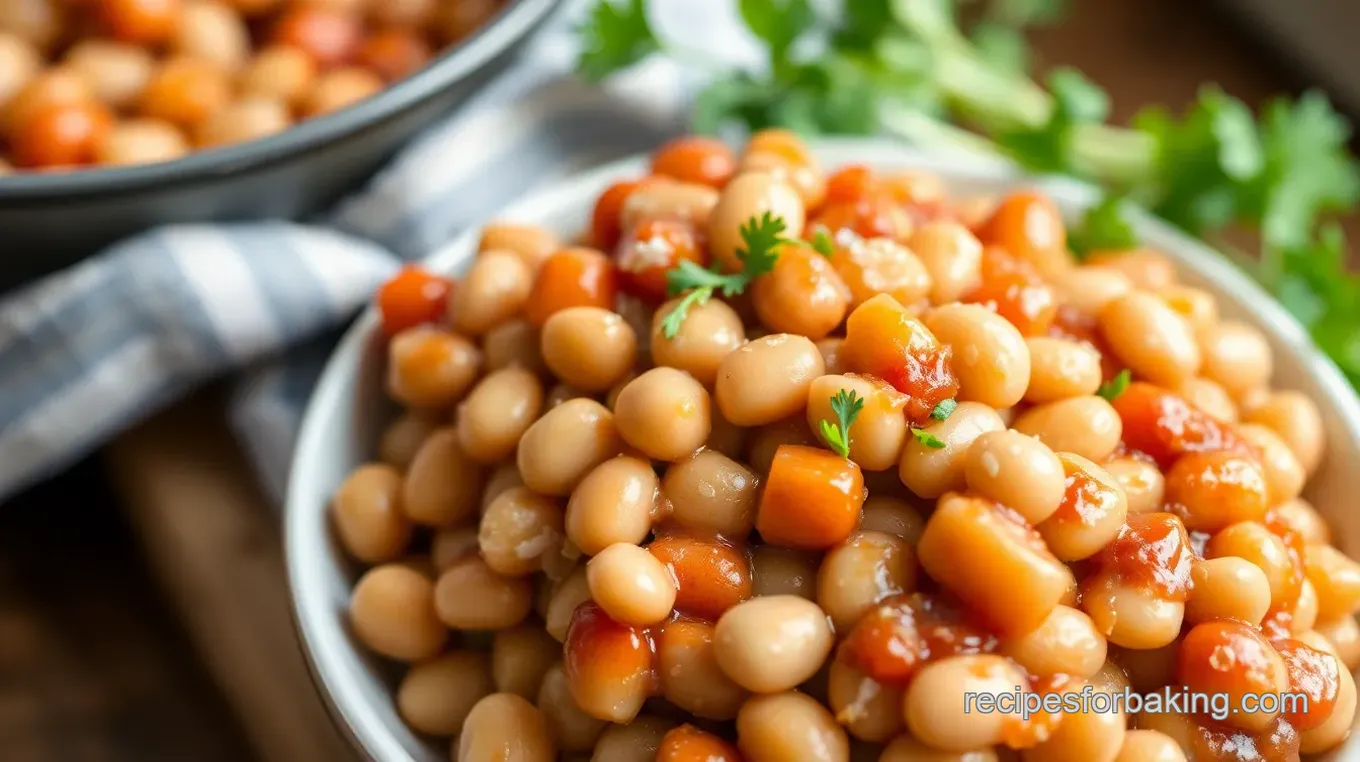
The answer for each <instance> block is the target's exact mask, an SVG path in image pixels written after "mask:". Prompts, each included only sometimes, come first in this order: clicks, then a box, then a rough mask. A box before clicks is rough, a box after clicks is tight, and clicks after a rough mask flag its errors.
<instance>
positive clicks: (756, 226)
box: [661, 212, 799, 339]
mask: <svg viewBox="0 0 1360 762" xmlns="http://www.w3.org/2000/svg"><path fill="white" fill-rule="evenodd" d="M784 230H785V225H784V220H782V219H780V218H779V217H775V216H774V215H773V214H771V213H770V212H765V214H764V215H762V216H761V217H758V218H757V217H752V218H751V219H749V220H747V222H746V224H745V225H742V226H741V240H742V244H743V246H742V247H741V248H739V249H737V258H738V259H740V260H741V264H742V268H741V272H738V273H724V272H722V271H720V270H718V268H717V265H714V266H713V267H712V268H704V267H700V266H699V265H697V264H695V263H694V262H692V261H690V260H684V261H682V262H681V263H680V264H679V265H677V266H675V267H674V268H672V269H671V270H668V271H667V272H666V288H667V290H668V291H669V292H670V294H671V295H672V296H674V295H676V294H681V293H684V292H686V291H688V292H689V293H687V294H685V298H684V299H681V300H680V303H679V304H677V305H675V307H674V308H673V309H672V310H671V311H670V312H669V313H668V314H667V315H666V317H664V318H663V319H662V321H661V334H662V335H663V336H665V337H666V338H668V339H673V338H675V335H676V334H677V333H679V332H680V325H681V324H682V323H684V322H685V318H686V317H687V316H688V315H689V311H690V308H692V307H694V306H696V305H700V304H703V303H704V302H707V301H708V300H709V297H711V296H713V292H714V291H720V292H721V293H722V295H723V296H726V297H733V296H736V295H738V294H740V293H742V292H743V291H745V290H746V287H747V286H749V285H751V281H753V280H755V279H756V278H757V277H759V276H761V275H764V274H765V273H767V272H770V271H771V270H773V269H774V263H775V262H776V261H778V260H779V252H778V251H777V249H778V248H779V247H780V246H782V245H785V244H791V243H799V241H797V240H796V239H793V238H785V237H784Z"/></svg>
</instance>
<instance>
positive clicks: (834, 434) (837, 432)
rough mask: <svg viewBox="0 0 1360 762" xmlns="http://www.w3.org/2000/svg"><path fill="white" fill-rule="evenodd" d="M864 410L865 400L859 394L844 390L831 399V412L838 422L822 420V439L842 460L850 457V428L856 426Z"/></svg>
mask: <svg viewBox="0 0 1360 762" xmlns="http://www.w3.org/2000/svg"><path fill="white" fill-rule="evenodd" d="M862 409H864V398H863V397H861V396H859V394H858V393H857V392H853V391H851V392H847V391H846V390H844V389H842V390H840V391H838V392H836V395H835V396H834V397H832V398H831V412H833V413H835V414H836V422H835V423H832V422H831V421H828V420H826V419H822V422H821V430H822V438H823V439H825V440H826V444H827V446H828V447H830V448H831V450H832V451H833V452H835V453H836V454H837V455H839V456H841V457H842V458H848V457H850V427H851V426H852V425H854V423H855V418H857V417H859V411H860V410H862Z"/></svg>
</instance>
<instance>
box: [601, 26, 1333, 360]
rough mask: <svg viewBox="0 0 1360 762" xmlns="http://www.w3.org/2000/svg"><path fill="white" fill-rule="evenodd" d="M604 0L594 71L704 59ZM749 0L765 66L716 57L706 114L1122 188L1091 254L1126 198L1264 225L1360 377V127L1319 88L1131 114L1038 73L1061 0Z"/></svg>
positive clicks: (1312, 313) (1317, 323) (1316, 320)
mask: <svg viewBox="0 0 1360 762" xmlns="http://www.w3.org/2000/svg"><path fill="white" fill-rule="evenodd" d="M596 2H597V4H596V6H595V8H594V11H593V12H592V13H591V14H590V16H589V17H588V20H587V22H586V24H585V25H584V26H583V28H582V29H581V36H582V42H583V53H582V55H581V58H580V61H579V63H578V69H579V71H580V72H581V73H582V74H583V75H584V76H586V77H588V78H591V79H600V78H603V77H605V76H607V75H608V74H610V73H611V72H613V71H617V70H620V69H623V68H626V67H628V66H630V65H632V64H634V63H637V62H638V61H640V60H642V59H643V58H646V57H648V56H650V55H653V54H656V53H661V54H665V55H668V56H671V57H675V58H684V59H687V60H694V59H695V58H696V56H693V55H690V54H687V53H686V51H684V50H683V49H681V48H680V47H678V46H677V44H676V42H674V41H671V40H666V41H664V42H663V41H662V40H661V39H660V38H659V37H658V36H657V35H655V34H654V32H653V29H652V27H651V25H650V24H649V23H648V20H647V2H646V0H596ZM734 2H736V4H737V8H738V10H739V11H740V16H741V18H742V20H743V22H744V23H745V24H746V26H747V27H748V28H749V29H750V31H751V32H752V34H753V36H754V37H755V38H756V39H758V40H759V41H760V42H761V43H762V44H763V45H764V46H765V51H766V57H767V64H768V65H767V66H764V67H761V69H760V70H759V71H746V70H739V71H733V70H727V71H722V70H721V67H719V70H718V71H716V72H715V75H716V76H713V77H712V79H711V82H712V83H711V84H710V85H709V86H708V87H707V88H706V89H705V90H704V91H703V92H702V93H701V94H700V96H699V97H698V99H697V102H696V104H695V109H694V113H693V127H694V128H695V129H696V130H698V131H701V132H709V133H713V132H718V131H722V130H724V129H727V128H729V127H734V126H737V127H742V128H746V129H752V130H754V129H760V128H764V127H774V126H779V127H787V128H791V129H794V130H796V131H799V132H801V133H803V134H807V135H818V134H851V135H855V134H858V135H868V134H886V135H890V136H896V137H898V138H901V139H903V140H905V141H907V142H910V143H914V144H916V145H918V146H921V147H924V148H927V149H930V150H935V151H949V150H954V151H959V150H962V151H965V152H972V153H983V154H991V155H994V156H1004V157H1009V158H1010V159H1012V160H1014V161H1016V162H1017V163H1019V164H1021V165H1022V166H1024V167H1026V168H1028V169H1031V170H1033V171H1037V172H1045V173H1057V174H1064V175H1070V176H1073V177H1077V178H1080V179H1083V180H1087V181H1091V182H1094V183H1096V184H1099V185H1102V186H1104V188H1105V190H1106V191H1107V192H1108V193H1109V194H1110V195H1109V198H1108V199H1107V201H1106V202H1105V203H1102V204H1100V205H1099V206H1097V207H1096V208H1095V209H1093V210H1092V211H1091V212H1090V213H1089V214H1088V215H1087V219H1086V220H1085V221H1084V222H1082V223H1081V224H1080V225H1079V226H1077V227H1076V228H1075V229H1074V231H1073V232H1074V236H1073V240H1072V245H1073V248H1074V249H1075V250H1076V251H1077V253H1078V254H1079V255H1080V254H1082V253H1085V252H1088V251H1091V250H1093V249H1095V248H1114V249H1120V248H1128V247H1130V246H1133V245H1135V244H1136V241H1134V240H1133V236H1132V229H1131V228H1129V227H1128V226H1127V225H1126V224H1124V223H1123V221H1122V216H1121V214H1120V208H1121V207H1122V206H1123V205H1125V204H1128V205H1137V206H1140V207H1142V208H1146V209H1148V210H1150V211H1151V212H1153V213H1155V214H1157V215H1159V216H1161V217H1162V218H1164V219H1166V220H1168V221H1170V222H1172V223H1174V224H1176V225H1178V226H1180V227H1181V228H1183V229H1185V230H1186V231H1188V232H1190V233H1192V234H1195V235H1199V236H1208V237H1209V239H1210V240H1211V241H1214V240H1217V238H1218V234H1219V233H1220V232H1221V231H1223V230H1224V229H1225V228H1226V227H1227V226H1229V225H1233V226H1242V227H1247V228H1251V229H1255V230H1257V231H1259V233H1260V236H1261V258H1260V263H1259V265H1256V264H1253V265H1251V266H1250V268H1249V269H1250V270H1251V272H1252V273H1253V274H1254V275H1255V276H1256V277H1257V278H1258V279H1259V280H1260V282H1261V283H1262V285H1263V286H1265V288H1266V289H1267V290H1269V291H1270V292H1272V293H1273V294H1274V295H1275V296H1276V297H1277V298H1278V299H1280V301H1281V303H1282V304H1283V305H1284V306H1285V307H1286V308H1287V309H1288V310H1289V311H1291V312H1292V313H1293V314H1294V315H1295V316H1296V317H1298V318H1299V320H1300V321H1301V322H1302V323H1303V324H1304V326H1305V327H1307V328H1308V329H1309V331H1310V332H1311V333H1312V335H1313V338H1314V340H1315V341H1316V342H1317V344H1318V346H1320V347H1321V348H1322V349H1323V350H1324V351H1325V352H1326V353H1327V354H1328V355H1330V356H1331V357H1332V359H1333V360H1334V361H1336V362H1337V363H1338V364H1339V365H1340V366H1341V368H1342V369H1343V370H1344V371H1345V372H1346V373H1347V374H1348V375H1349V376H1350V378H1351V380H1352V382H1353V383H1357V384H1360V352H1356V351H1355V350H1354V347H1356V346H1360V298H1357V297H1358V296H1360V278H1357V277H1356V276H1355V275H1354V274H1351V273H1349V272H1347V270H1346V267H1345V262H1346V257H1345V256H1344V249H1345V241H1344V238H1343V237H1342V236H1341V233H1340V230H1339V229H1338V228H1335V227H1333V226H1330V225H1329V224H1328V223H1329V218H1330V217H1332V216H1333V215H1337V214H1344V213H1348V212H1353V211H1354V210H1355V209H1356V207H1357V204H1358V203H1360V172H1358V171H1357V164H1356V161H1355V159H1354V157H1352V156H1351V155H1350V153H1349V152H1348V150H1347V144H1348V141H1349V139H1350V136H1351V127H1350V125H1349V123H1348V122H1347V121H1346V120H1345V119H1344V118H1343V117H1341V116H1340V115H1339V114H1338V113H1337V112H1336V111H1335V109H1334V108H1333V107H1332V105H1331V104H1330V103H1329V102H1328V100H1327V98H1326V97H1325V96H1324V95H1322V94H1321V93H1320V92H1316V91H1312V92H1307V93H1305V94H1304V95H1302V96H1301V97H1299V98H1298V99H1296V100H1289V99H1280V100H1277V101H1274V102H1273V103H1270V104H1268V105H1267V106H1266V108H1264V109H1263V110H1262V112H1261V114H1260V116H1259V117H1257V116H1256V115H1254V114H1253V113H1252V110H1251V109H1250V108H1248V107H1247V105H1246V104H1244V103H1243V102H1242V101H1240V100H1238V99H1236V98H1233V97H1232V96H1230V95H1228V94H1226V93H1224V92H1223V91H1222V90H1220V89H1218V88H1215V87H1206V88H1204V89H1203V90H1202V91H1201V92H1200V94H1199V97H1198V98H1197V99H1196V101H1195V102H1194V103H1193V104H1192V105H1191V106H1190V108H1188V109H1187V110H1186V111H1185V112H1184V113H1180V114H1175V113H1172V112H1170V111H1168V110H1166V109H1162V108H1158V107H1150V108H1146V109H1144V110H1143V111H1142V112H1140V113H1139V114H1137V115H1136V116H1135V117H1134V118H1133V119H1132V120H1131V121H1130V123H1129V124H1127V125H1123V126H1119V125H1113V124H1110V123H1108V122H1107V121H1106V120H1107V118H1108V111H1109V106H1108V104H1109V99H1108V97H1107V96H1106V95H1105V93H1104V91H1103V90H1102V89H1101V88H1100V87H1099V86H1098V85H1097V84H1095V83H1093V82H1091V81H1090V80H1088V79H1086V78H1085V77H1083V76H1082V75H1081V74H1080V73H1078V72H1076V71H1075V70H1072V69H1059V70H1057V71H1055V72H1053V73H1052V74H1051V75H1050V76H1049V77H1048V78H1047V79H1046V80H1045V85H1046V86H1042V87H1041V86H1040V85H1039V84H1038V83H1036V82H1035V81H1034V80H1033V79H1032V78H1031V77H1030V75H1029V74H1028V73H1027V71H1026V66H1027V62H1028V60H1029V58H1030V56H1029V55H1028V51H1027V50H1026V46H1025V43H1024V36H1023V32H1024V30H1025V28H1026V27H1029V26H1034V25H1040V24H1049V23H1052V22H1053V21H1054V20H1055V19H1057V18H1058V17H1059V16H1060V15H1061V11H1062V7H1061V6H1062V5H1063V4H1062V3H1061V2H1057V1H1056V0H990V1H989V2H987V3H986V4H985V7H984V9H983V12H982V13H981V14H980V17H981V20H980V23H978V24H974V25H972V26H970V27H966V28H965V26H964V25H963V24H961V22H960V20H959V14H958V13H957V6H958V5H959V4H961V3H962V2H963V0H844V2H842V3H841V4H840V8H839V10H840V13H839V14H835V16H834V20H830V19H828V17H827V16H825V15H819V14H818V13H816V12H814V10H813V4H812V2H811V1H810V0H734ZM973 2H979V0H973ZM973 15H977V14H973ZM960 125H967V128H964V127H961V126H960ZM819 250H820V249H819ZM696 269H698V268H696ZM718 287H719V286H716V285H714V286H712V287H711V288H718ZM743 287H744V284H743ZM709 293H710V294H711V290H710V292H709ZM705 298H707V296H706V295H697V296H694V297H693V299H692V300H690V304H691V305H692V304H693V303H697V302H701V301H702V300H703V299H705ZM677 325H678V323H677Z"/></svg>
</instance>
